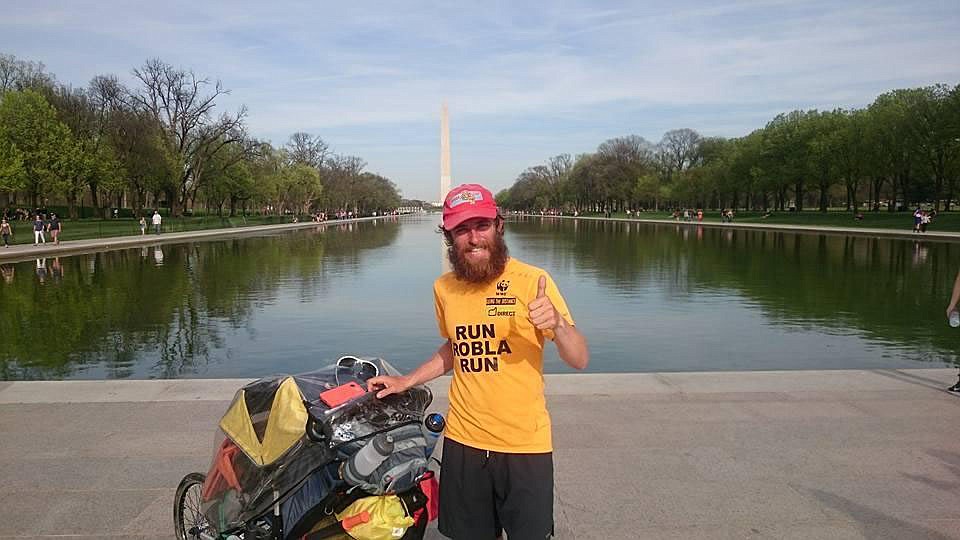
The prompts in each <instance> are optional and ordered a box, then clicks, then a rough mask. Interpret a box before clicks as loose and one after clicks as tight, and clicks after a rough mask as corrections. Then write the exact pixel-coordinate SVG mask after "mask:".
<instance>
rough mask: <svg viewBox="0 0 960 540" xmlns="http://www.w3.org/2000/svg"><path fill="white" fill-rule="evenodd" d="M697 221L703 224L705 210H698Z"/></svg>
mask: <svg viewBox="0 0 960 540" xmlns="http://www.w3.org/2000/svg"><path fill="white" fill-rule="evenodd" d="M697 221H698V222H703V209H702V208H701V209H700V210H697Z"/></svg>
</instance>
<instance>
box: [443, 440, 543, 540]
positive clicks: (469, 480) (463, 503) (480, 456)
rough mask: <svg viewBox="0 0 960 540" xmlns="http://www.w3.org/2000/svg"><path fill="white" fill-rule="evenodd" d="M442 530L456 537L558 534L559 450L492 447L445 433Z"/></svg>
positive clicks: (513, 539) (515, 539)
mask: <svg viewBox="0 0 960 540" xmlns="http://www.w3.org/2000/svg"><path fill="white" fill-rule="evenodd" d="M442 459H443V461H442V463H441V466H440V522H439V528H440V532H441V533H442V534H443V535H444V536H447V537H448V538H453V539H455V540H472V539H477V540H493V538H496V537H497V536H498V535H499V534H500V533H501V531H503V530H506V532H507V537H508V538H509V539H510V540H528V539H529V540H544V539H545V538H550V537H552V535H553V454H552V453H546V454H505V453H502V452H487V451H486V450H480V449H477V448H472V447H470V446H466V445H463V444H460V443H458V442H456V441H452V440H450V439H448V438H446V437H444V439H443V458H442Z"/></svg>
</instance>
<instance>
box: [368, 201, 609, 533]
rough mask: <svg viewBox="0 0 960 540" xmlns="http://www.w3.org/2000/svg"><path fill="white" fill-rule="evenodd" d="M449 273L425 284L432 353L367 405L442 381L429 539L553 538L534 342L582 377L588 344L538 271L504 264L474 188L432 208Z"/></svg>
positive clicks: (499, 236) (491, 216) (539, 361)
mask: <svg viewBox="0 0 960 540" xmlns="http://www.w3.org/2000/svg"><path fill="white" fill-rule="evenodd" d="M442 229H443V234H444V236H445V238H446V241H447V245H448V251H447V255H448V257H449V259H450V263H451V266H452V267H453V271H452V272H448V273H446V274H444V275H443V276H441V277H440V278H438V279H437V280H436V282H434V285H433V293H434V306H435V309H436V317H437V324H438V326H439V329H440V336H441V337H442V338H443V339H444V340H445V341H444V342H443V343H442V344H441V345H440V347H439V348H438V349H437V351H436V352H435V353H434V354H433V356H431V357H430V359H428V360H427V361H426V362H424V363H423V364H422V365H421V366H420V367H418V368H417V369H415V370H414V371H413V372H411V373H409V374H407V375H404V376H400V377H388V376H385V377H375V378H373V379H370V381H369V385H370V389H371V390H374V389H377V390H378V393H377V396H378V397H381V398H382V397H385V396H387V395H390V394H393V393H395V392H402V391H404V390H406V389H408V388H410V387H411V386H414V385H418V384H423V383H426V382H427V381H430V380H432V379H434V378H436V377H439V376H440V375H443V374H445V373H447V372H448V371H450V370H453V382H452V383H451V385H450V411H449V414H448V418H447V428H446V431H445V432H444V442H443V462H442V465H441V469H440V523H439V528H440V532H441V533H442V534H444V535H445V536H447V537H449V538H455V539H457V540H460V539H474V538H476V539H482V540H491V539H493V538H496V537H499V536H500V535H501V534H502V532H503V531H506V533H507V536H508V537H509V538H510V540H522V539H537V540H541V539H544V538H550V537H551V536H552V535H553V441H552V435H551V431H550V416H549V414H548V413H547V407H546V399H545V397H544V391H543V388H544V383H543V343H544V338H547V339H550V340H552V341H553V342H554V343H555V344H556V346H557V351H558V352H559V354H560V358H562V359H563V361H564V362H566V363H567V364H569V365H570V366H571V367H574V368H576V369H583V368H585V367H587V363H588V362H589V361H590V353H589V351H588V350H587V342H586V339H585V338H584V337H583V335H582V334H581V333H580V332H579V331H578V330H577V328H576V326H574V322H573V318H572V317H571V316H570V313H569V310H568V309H567V304H566V302H564V300H563V297H562V296H561V295H560V292H559V291H558V290H557V286H556V284H554V282H553V280H552V279H551V278H550V276H549V274H547V273H546V272H545V271H544V270H541V269H540V268H537V267H535V266H531V265H529V264H526V263H523V262H521V261H519V260H517V259H514V258H511V257H510V256H509V251H508V250H507V245H506V243H505V242H504V240H503V218H502V216H500V214H499V213H498V211H497V205H496V202H495V201H494V199H493V195H492V194H491V193H490V191H489V190H487V189H486V188H485V187H483V186H481V185H478V184H464V185H461V186H457V187H456V188H454V189H452V190H451V191H450V193H449V194H448V195H447V197H446V200H445V201H444V204H443V225H442Z"/></svg>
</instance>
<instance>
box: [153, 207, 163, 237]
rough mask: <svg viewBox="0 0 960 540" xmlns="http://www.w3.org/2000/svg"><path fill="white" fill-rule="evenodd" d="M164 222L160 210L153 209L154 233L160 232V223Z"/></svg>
mask: <svg viewBox="0 0 960 540" xmlns="http://www.w3.org/2000/svg"><path fill="white" fill-rule="evenodd" d="M162 222H163V218H162V217H160V211H159V210H154V211H153V232H154V233H156V234H160V224H161V223H162Z"/></svg>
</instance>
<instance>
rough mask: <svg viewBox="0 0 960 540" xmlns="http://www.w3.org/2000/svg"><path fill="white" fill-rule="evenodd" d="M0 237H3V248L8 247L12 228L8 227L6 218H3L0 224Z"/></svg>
mask: <svg viewBox="0 0 960 540" xmlns="http://www.w3.org/2000/svg"><path fill="white" fill-rule="evenodd" d="M0 236H2V237H3V247H5V248H8V247H10V237H11V236H13V228H12V227H11V226H10V223H9V222H8V221H7V218H3V221H2V222H0Z"/></svg>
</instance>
